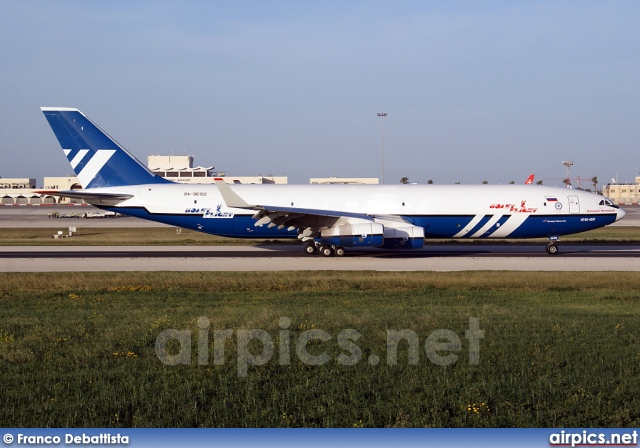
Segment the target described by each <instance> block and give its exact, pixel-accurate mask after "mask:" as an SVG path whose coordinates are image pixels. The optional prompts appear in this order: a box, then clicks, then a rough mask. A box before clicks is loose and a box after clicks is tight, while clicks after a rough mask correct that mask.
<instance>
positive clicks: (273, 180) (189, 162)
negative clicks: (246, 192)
mask: <svg viewBox="0 0 640 448" xmlns="http://www.w3.org/2000/svg"><path fill="white" fill-rule="evenodd" d="M147 166H148V167H149V169H150V170H151V171H153V172H154V173H156V174H158V175H159V176H161V177H164V178H166V179H168V180H171V181H173V182H179V183H181V184H185V183H192V184H212V183H214V182H215V179H216V178H222V179H224V181H225V182H226V183H228V184H286V183H287V182H288V179H287V177H286V176H228V175H227V174H226V173H220V172H215V171H213V167H212V166H207V167H204V166H196V167H194V166H193V157H191V156H188V155H183V156H149V157H147Z"/></svg>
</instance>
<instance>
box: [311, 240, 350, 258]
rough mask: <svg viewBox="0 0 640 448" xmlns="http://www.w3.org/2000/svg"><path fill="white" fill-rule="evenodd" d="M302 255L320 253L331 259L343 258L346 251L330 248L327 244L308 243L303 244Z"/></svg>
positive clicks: (340, 247)
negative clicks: (335, 257)
mask: <svg viewBox="0 0 640 448" xmlns="http://www.w3.org/2000/svg"><path fill="white" fill-rule="evenodd" d="M304 253H305V254H307V255H314V254H317V253H320V254H322V255H324V256H325V257H331V256H333V255H335V256H337V257H344V254H345V253H346V251H345V250H344V247H342V246H332V245H329V244H320V243H314V242H310V243H307V244H305V246H304Z"/></svg>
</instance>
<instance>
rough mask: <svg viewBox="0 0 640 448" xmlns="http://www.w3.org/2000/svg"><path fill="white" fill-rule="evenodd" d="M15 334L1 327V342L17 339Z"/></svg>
mask: <svg viewBox="0 0 640 448" xmlns="http://www.w3.org/2000/svg"><path fill="white" fill-rule="evenodd" d="M15 338H16V337H15V336H14V335H13V334H12V333H9V332H7V331H4V330H3V329H2V328H0V342H13V341H14V340H15Z"/></svg>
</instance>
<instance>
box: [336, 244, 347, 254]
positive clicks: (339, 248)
mask: <svg viewBox="0 0 640 448" xmlns="http://www.w3.org/2000/svg"><path fill="white" fill-rule="evenodd" d="M345 252H346V251H345V250H344V247H340V246H338V247H336V255H337V256H338V257H344V254H345Z"/></svg>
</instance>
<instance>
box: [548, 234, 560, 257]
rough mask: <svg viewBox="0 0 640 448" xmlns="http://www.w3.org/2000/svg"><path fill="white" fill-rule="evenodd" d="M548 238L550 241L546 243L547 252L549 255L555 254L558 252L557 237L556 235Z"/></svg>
mask: <svg viewBox="0 0 640 448" xmlns="http://www.w3.org/2000/svg"><path fill="white" fill-rule="evenodd" d="M549 240H551V242H550V243H549V244H547V253H548V254H549V255H557V254H558V251H559V249H558V237H557V236H550V237H549Z"/></svg>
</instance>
